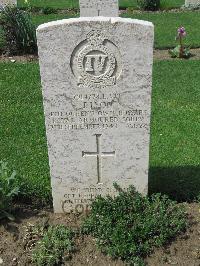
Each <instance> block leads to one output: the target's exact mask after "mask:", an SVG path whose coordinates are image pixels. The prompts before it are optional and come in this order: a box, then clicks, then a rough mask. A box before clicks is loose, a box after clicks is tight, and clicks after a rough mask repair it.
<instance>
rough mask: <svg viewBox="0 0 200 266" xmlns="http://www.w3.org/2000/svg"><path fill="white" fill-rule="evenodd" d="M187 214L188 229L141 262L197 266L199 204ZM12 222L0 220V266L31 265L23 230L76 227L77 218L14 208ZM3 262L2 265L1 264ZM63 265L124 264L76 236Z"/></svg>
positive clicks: (154, 265) (199, 262)
mask: <svg viewBox="0 0 200 266" xmlns="http://www.w3.org/2000/svg"><path fill="white" fill-rule="evenodd" d="M185 205H186V208H187V213H188V219H189V227H188V230H187V232H185V233H184V234H182V235H180V236H178V237H177V239H175V240H174V241H172V242H171V243H169V244H168V245H167V246H165V247H164V248H160V249H156V250H155V251H154V253H152V254H151V255H150V256H149V257H148V258H146V259H145V261H146V263H147V265H149V266H157V265H158V266H162V265H163V266H164V265H178V266H200V204H198V203H192V204H185ZM15 216H16V220H15V221H14V222H8V221H5V220H1V221H0V265H2V266H16V265H19V266H28V265H33V264H32V262H31V249H32V245H31V241H30V240H27V238H26V237H25V236H26V233H27V228H28V227H30V226H32V225H36V224H44V223H46V222H48V224H51V225H56V224H64V225H66V226H70V227H73V228H78V227H79V226H80V223H81V221H82V218H81V217H74V216H66V215H56V214H53V213H52V210H51V209H46V210H40V211H38V210H36V209H35V210H34V209H32V207H31V206H16V207H15ZM2 261H3V263H1V262H2ZM64 265H66V266H75V265H76V266H79V265H80V266H86V265H92V266H124V265H125V263H123V262H122V261H120V260H118V261H116V260H112V259H111V258H110V257H108V256H106V255H104V254H102V253H101V252H100V251H99V250H98V249H97V247H96V245H95V239H93V238H92V237H90V236H85V237H83V236H79V237H78V238H77V239H76V251H75V252H74V254H73V255H72V258H71V260H70V261H68V262H66V263H65V264H64Z"/></svg>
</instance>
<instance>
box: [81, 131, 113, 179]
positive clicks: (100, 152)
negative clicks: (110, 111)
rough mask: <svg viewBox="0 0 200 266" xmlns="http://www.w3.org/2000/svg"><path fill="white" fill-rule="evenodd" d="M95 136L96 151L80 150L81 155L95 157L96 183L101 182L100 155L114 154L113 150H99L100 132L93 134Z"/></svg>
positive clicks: (108, 155)
mask: <svg viewBox="0 0 200 266" xmlns="http://www.w3.org/2000/svg"><path fill="white" fill-rule="evenodd" d="M95 136H96V146H97V151H96V152H85V151H83V152H82V157H91V156H94V157H96V158H97V184H102V182H101V178H102V173H101V168H102V157H110V156H115V151H111V152H102V151H101V134H95Z"/></svg>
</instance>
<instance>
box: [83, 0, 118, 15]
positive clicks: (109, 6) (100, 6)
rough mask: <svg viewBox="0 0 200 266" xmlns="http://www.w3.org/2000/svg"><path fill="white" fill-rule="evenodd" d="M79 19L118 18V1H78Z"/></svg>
mask: <svg viewBox="0 0 200 266" xmlns="http://www.w3.org/2000/svg"><path fill="white" fill-rule="evenodd" d="M79 4H80V16H81V17H95V16H103V17H118V16H119V5H118V0H79Z"/></svg>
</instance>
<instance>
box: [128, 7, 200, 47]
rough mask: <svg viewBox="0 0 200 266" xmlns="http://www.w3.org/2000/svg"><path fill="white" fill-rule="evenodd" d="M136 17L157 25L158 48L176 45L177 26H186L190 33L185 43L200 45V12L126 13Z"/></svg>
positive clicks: (194, 45) (156, 45) (156, 39)
mask: <svg viewBox="0 0 200 266" xmlns="http://www.w3.org/2000/svg"><path fill="white" fill-rule="evenodd" d="M124 17H131V18H135V19H141V20H147V21H151V22H153V24H154V25H155V43H154V46H155V47H156V48H170V47H173V46H175V36H176V34H177V28H178V27H179V26H184V27H185V28H186V31H187V33H188V35H187V37H186V38H185V44H186V45H191V46H192V47H199V46H200V34H199V29H200V19H199V18H200V12H184V13H141V14H134V15H128V14H126V15H124Z"/></svg>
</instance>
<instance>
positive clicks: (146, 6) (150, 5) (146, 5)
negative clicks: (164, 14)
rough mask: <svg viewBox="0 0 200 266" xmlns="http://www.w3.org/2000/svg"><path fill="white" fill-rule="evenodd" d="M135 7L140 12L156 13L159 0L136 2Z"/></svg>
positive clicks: (138, 0)
mask: <svg viewBox="0 0 200 266" xmlns="http://www.w3.org/2000/svg"><path fill="white" fill-rule="evenodd" d="M137 5H138V7H139V8H140V9H142V10H149V11H156V10H158V9H159V8H160V0H137Z"/></svg>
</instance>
